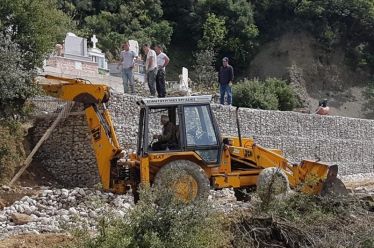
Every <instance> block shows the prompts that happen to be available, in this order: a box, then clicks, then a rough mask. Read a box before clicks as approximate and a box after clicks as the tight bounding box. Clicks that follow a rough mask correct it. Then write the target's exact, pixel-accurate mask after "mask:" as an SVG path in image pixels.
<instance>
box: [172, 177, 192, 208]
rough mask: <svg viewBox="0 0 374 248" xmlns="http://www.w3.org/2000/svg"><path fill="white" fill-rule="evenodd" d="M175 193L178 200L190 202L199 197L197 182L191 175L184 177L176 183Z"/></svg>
mask: <svg viewBox="0 0 374 248" xmlns="http://www.w3.org/2000/svg"><path fill="white" fill-rule="evenodd" d="M173 188H174V193H175V196H176V198H177V199H180V200H182V201H184V202H190V201H192V200H194V199H195V198H196V197H197V191H198V185H197V181H196V180H195V179H194V178H193V177H192V176H190V175H183V176H181V177H179V178H178V180H176V181H175V182H174V185H173Z"/></svg>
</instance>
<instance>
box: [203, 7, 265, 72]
mask: <svg viewBox="0 0 374 248" xmlns="http://www.w3.org/2000/svg"><path fill="white" fill-rule="evenodd" d="M197 13H198V15H199V16H203V17H206V18H208V17H209V15H208V13H211V14H214V15H215V16H216V17H217V18H218V19H220V20H222V19H224V20H225V26H226V29H227V35H226V40H225V43H224V44H223V46H221V51H220V52H219V54H220V55H225V56H228V57H231V58H232V59H231V62H232V63H233V64H234V66H235V67H236V68H240V67H241V68H243V67H246V66H245V65H247V64H248V63H249V61H250V60H251V57H250V55H251V54H253V52H254V49H255V48H256V45H257V36H258V30H257V27H256V25H255V23H254V19H253V10H252V6H251V4H250V3H249V1H246V0H235V1H227V0H200V1H198V3H197ZM204 22H205V20H204V21H202V23H204ZM201 33H202V36H203V30H202V31H201Z"/></svg>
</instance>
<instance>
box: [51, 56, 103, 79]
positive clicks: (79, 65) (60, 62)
mask: <svg viewBox="0 0 374 248" xmlns="http://www.w3.org/2000/svg"><path fill="white" fill-rule="evenodd" d="M47 66H51V67H55V68H58V69H60V70H61V71H62V72H65V71H69V72H70V73H74V72H75V73H80V72H81V71H84V72H85V73H92V74H93V75H96V74H98V68H99V67H98V65H97V63H96V62H92V61H85V60H77V59H70V58H65V57H60V56H53V57H50V58H49V59H48V61H47Z"/></svg>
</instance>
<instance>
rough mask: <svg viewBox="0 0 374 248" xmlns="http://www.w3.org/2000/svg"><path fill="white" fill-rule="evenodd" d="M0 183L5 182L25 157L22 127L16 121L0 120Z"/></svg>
mask: <svg viewBox="0 0 374 248" xmlns="http://www.w3.org/2000/svg"><path fill="white" fill-rule="evenodd" d="M0 140H1V142H0V184H3V183H7V182H8V181H9V180H10V179H11V177H12V176H13V175H14V172H15V169H16V168H17V167H18V166H19V165H20V163H21V161H22V159H23V158H24V157H25V152H24V150H23V144H22V140H23V129H22V127H21V125H20V124H19V123H18V122H16V121H7V122H4V121H2V122H0Z"/></svg>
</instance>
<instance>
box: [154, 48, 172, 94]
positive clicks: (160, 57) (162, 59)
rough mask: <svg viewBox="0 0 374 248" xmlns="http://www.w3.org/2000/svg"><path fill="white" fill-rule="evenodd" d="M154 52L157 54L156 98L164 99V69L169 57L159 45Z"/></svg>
mask: <svg viewBox="0 0 374 248" xmlns="http://www.w3.org/2000/svg"><path fill="white" fill-rule="evenodd" d="M155 51H156V54H157V75H156V90H157V95H158V97H165V95H166V90H165V67H166V66H167V65H168V64H169V61H170V59H169V57H168V56H167V55H166V54H165V53H164V52H163V49H162V46H161V45H156V47H155Z"/></svg>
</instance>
